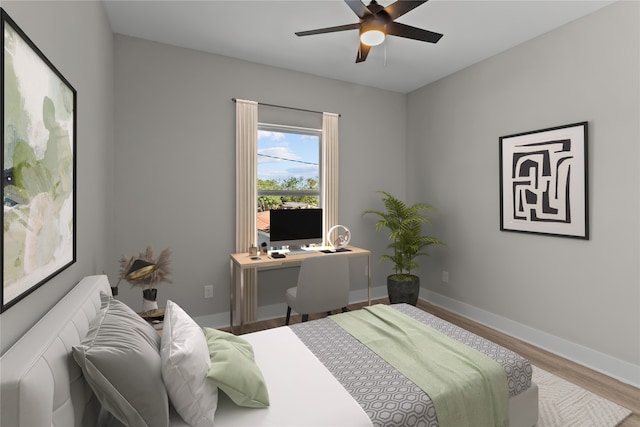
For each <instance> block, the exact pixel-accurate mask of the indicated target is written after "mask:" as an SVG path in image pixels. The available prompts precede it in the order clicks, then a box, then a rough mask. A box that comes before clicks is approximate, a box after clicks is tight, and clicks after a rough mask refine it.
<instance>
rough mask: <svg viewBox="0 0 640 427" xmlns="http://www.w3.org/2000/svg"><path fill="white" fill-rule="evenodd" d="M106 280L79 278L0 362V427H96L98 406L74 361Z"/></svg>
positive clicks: (95, 277) (105, 289)
mask: <svg viewBox="0 0 640 427" xmlns="http://www.w3.org/2000/svg"><path fill="white" fill-rule="evenodd" d="M100 291H104V292H106V293H108V294H110V293H111V288H110V285H109V281H108V279H107V277H106V276H88V277H85V278H84V279H82V281H81V282H80V283H78V284H77V285H76V286H75V287H74V288H73V289H72V290H71V291H70V292H69V293H68V294H67V295H65V297H64V298H63V299H62V300H60V301H59V302H58V304H56V305H55V306H54V307H53V308H52V309H51V311H49V312H48V313H47V314H46V315H45V316H44V317H43V318H42V319H40V321H39V322H38V323H37V324H36V325H35V326H34V327H33V328H31V329H30V330H29V331H28V332H27V333H26V334H25V335H24V336H23V337H22V338H20V340H19V341H18V342H17V343H16V344H15V345H13V346H12V347H11V348H10V349H9V350H7V352H6V353H5V354H3V355H2V358H0V382H1V388H0V400H1V402H2V405H1V406H0V425H2V426H12V427H34V426H53V427H72V426H74V427H79V426H91V427H93V426H95V425H96V422H97V419H98V413H99V408H100V405H99V403H98V401H97V399H96V398H95V396H94V394H93V392H92V391H91V389H90V388H89V385H88V384H87V383H86V381H85V380H84V378H83V376H82V371H81V370H80V368H79V367H78V365H77V364H76V362H75V361H74V360H73V356H72V354H71V351H72V347H73V346H74V345H76V344H79V343H80V340H81V339H82V338H83V337H84V336H85V335H86V333H87V330H88V328H89V322H90V321H91V319H93V317H94V316H95V314H96V312H97V311H98V309H99V308H100Z"/></svg>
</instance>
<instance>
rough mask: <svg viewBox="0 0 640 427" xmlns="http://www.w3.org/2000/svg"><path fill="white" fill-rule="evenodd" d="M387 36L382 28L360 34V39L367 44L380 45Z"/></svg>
mask: <svg viewBox="0 0 640 427" xmlns="http://www.w3.org/2000/svg"><path fill="white" fill-rule="evenodd" d="M385 37H386V34H385V33H384V32H383V31H381V30H367V31H364V32H362V34H360V41H361V42H362V43H364V44H366V45H367V46H378V45H379V44H381V43H382V42H383V41H384V38H385Z"/></svg>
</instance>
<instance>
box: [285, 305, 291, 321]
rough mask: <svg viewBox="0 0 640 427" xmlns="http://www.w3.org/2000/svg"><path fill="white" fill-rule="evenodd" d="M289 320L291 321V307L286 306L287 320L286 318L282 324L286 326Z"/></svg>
mask: <svg viewBox="0 0 640 427" xmlns="http://www.w3.org/2000/svg"><path fill="white" fill-rule="evenodd" d="M290 319H291V307H289V306H287V318H286V320H285V321H284V324H285V325H288V324H289V320H290Z"/></svg>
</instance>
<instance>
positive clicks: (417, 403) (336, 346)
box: [290, 304, 532, 427]
mask: <svg viewBox="0 0 640 427" xmlns="http://www.w3.org/2000/svg"><path fill="white" fill-rule="evenodd" d="M392 307H393V308H395V309H397V310H398V311H400V312H401V313H404V314H406V315H408V316H411V317H413V318H414V319H416V320H418V321H420V322H422V323H424V324H426V325H428V326H430V327H432V328H434V329H436V330H438V331H440V332H442V333H443V334H445V335H447V336H449V337H451V338H453V339H455V340H457V341H459V342H461V343H463V344H466V345H468V346H469V347H472V348H474V349H476V350H478V351H480V352H482V353H484V354H485V355H487V356H489V357H491V358H492V359H493V360H495V361H496V362H498V363H499V364H500V365H501V366H503V368H504V370H505V373H506V374H507V381H508V385H509V395H510V396H516V395H518V394H519V393H520V392H522V391H524V390H526V389H528V388H529V387H530V386H531V374H532V370H531V364H530V363H529V361H527V360H526V359H524V358H522V357H521V356H520V355H518V354H517V353H514V352H512V351H511V350H508V349H506V348H504V347H502V346H499V345H498V344H495V343H493V342H491V341H489V340H486V339H484V338H482V337H479V336H478V335H475V334H472V333H471V332H469V331H467V330H465V329H462V328H460V327H458V326H455V325H453V324H451V323H449V322H447V321H445V320H442V319H440V318H439V317H436V316H433V315H432V314H429V313H427V312H425V311H423V310H420V309H418V308H416V307H413V306H411V305H407V304H397V305H393V306H392ZM290 328H291V329H292V330H293V332H294V333H295V334H296V335H297V336H298V338H300V340H301V341H302V342H303V343H304V344H305V345H306V346H307V347H308V348H309V349H310V350H311V352H312V353H313V354H314V355H315V356H316V357H317V358H318V359H319V360H320V361H321V362H322V363H323V364H324V365H325V366H326V367H327V369H328V370H329V371H330V372H331V373H332V374H333V375H334V376H335V377H336V379H337V380H338V381H339V382H340V383H341V384H342V386H343V387H344V388H345V389H346V390H347V391H348V392H349V393H350V394H351V395H352V396H353V398H354V399H355V400H356V401H357V402H358V403H359V404H360V406H361V407H362V408H363V409H364V411H365V412H366V413H367V415H368V416H369V418H371V420H372V422H373V424H374V425H375V426H385V427H387V426H398V427H410V426H426V427H437V426H438V420H437V417H436V413H435V408H434V406H433V402H431V399H430V398H429V396H427V395H426V394H425V393H424V392H423V391H422V390H421V389H420V388H419V387H418V386H416V385H415V384H414V383H413V382H411V381H410V380H409V379H407V378H406V377H405V376H404V375H402V374H401V373H400V372H398V371H397V370H396V369H395V368H393V367H392V366H391V365H389V364H388V363H387V362H385V361H384V360H383V359H382V358H380V357H379V356H378V355H377V354H375V353H374V352H372V351H371V350H369V349H368V348H367V347H366V346H364V345H363V344H361V343H360V342H359V341H358V340H356V339H355V338H353V337H352V336H351V335H350V334H349V333H348V332H346V331H344V330H343V329H342V328H340V327H339V326H338V325H337V324H336V323H335V322H333V321H332V320H331V319H320V320H316V321H313V322H305V323H299V324H296V325H291V326H290Z"/></svg>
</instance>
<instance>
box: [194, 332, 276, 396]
mask: <svg viewBox="0 0 640 427" xmlns="http://www.w3.org/2000/svg"><path fill="white" fill-rule="evenodd" d="M203 331H204V334H205V336H206V337H207V345H208V346H209V357H210V358H211V367H210V368H209V372H208V373H207V378H209V379H210V380H211V381H213V382H214V383H215V384H216V385H217V386H218V387H219V388H220V390H222V391H224V392H225V393H226V394H227V396H229V397H230V398H231V400H233V402H234V403H235V404H236V405H239V406H246V407H248V408H265V407H267V406H269V393H268V392H267V385H266V384H265V381H264V378H263V376H262V372H261V371H260V368H259V367H258V365H256V362H255V359H254V356H253V348H252V347H251V344H249V343H248V342H247V341H246V340H244V339H242V338H239V337H237V336H235V335H233V334H229V333H227V332H222V331H219V330H217V329H211V328H203Z"/></svg>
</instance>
